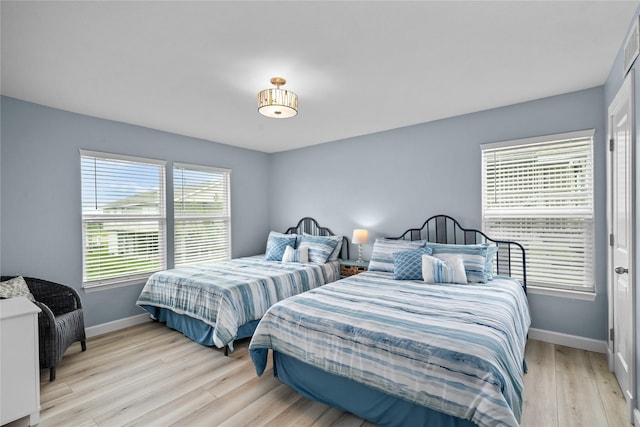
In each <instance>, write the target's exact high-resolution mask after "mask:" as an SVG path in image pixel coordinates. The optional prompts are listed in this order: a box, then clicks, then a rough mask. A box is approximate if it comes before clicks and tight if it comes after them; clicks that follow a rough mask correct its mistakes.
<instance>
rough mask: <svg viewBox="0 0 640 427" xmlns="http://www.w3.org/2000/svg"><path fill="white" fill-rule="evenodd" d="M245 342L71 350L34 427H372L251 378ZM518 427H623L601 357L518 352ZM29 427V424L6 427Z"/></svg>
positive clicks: (138, 334)
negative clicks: (521, 368) (229, 349)
mask: <svg viewBox="0 0 640 427" xmlns="http://www.w3.org/2000/svg"><path fill="white" fill-rule="evenodd" d="M248 344H249V342H248V340H243V341H240V343H239V344H238V345H237V348H236V351H235V352H233V353H232V354H231V355H230V357H225V356H224V355H223V354H222V351H220V350H217V349H212V348H208V347H204V346H201V345H199V344H196V343H194V342H192V341H190V340H189V339H187V338H185V337H184V336H182V334H180V333H178V332H175V331H172V330H170V329H169V328H167V327H165V326H164V325H161V324H158V323H152V322H149V323H145V324H142V325H138V326H133V327H131V328H127V329H123V330H121V331H116V332H112V333H109V334H106V335H102V336H99V337H95V338H91V339H89V340H88V342H87V351H86V352H84V353H83V352H81V351H80V344H74V345H73V346H72V347H71V348H70V349H69V350H67V353H66V354H65V357H64V359H63V360H62V362H61V364H60V365H59V367H58V369H57V379H56V380H55V381H54V382H49V381H48V378H49V375H48V371H42V373H41V383H40V385H41V406H42V410H41V415H40V416H41V421H40V426H42V427H48V426H87V427H88V426H100V427H102V426H217V425H220V426H244V425H248V426H260V425H267V426H278V427H280V426H296V427H298V426H371V425H372V424H371V423H368V422H366V421H364V420H362V419H360V418H358V417H356V416H354V415H352V414H349V413H345V412H342V411H340V410H337V409H335V408H331V407H329V406H327V405H324V404H322V403H318V402H314V401H311V400H309V399H306V398H304V397H302V396H300V395H299V394H298V393H296V392H294V391H293V390H291V389H290V388H289V387H288V386H286V385H284V384H281V383H280V382H279V381H278V379H277V378H274V377H273V370H272V367H271V366H270V365H269V366H268V367H267V369H268V370H267V371H266V372H265V374H264V375H263V376H262V377H257V376H256V374H255V370H254V368H253V364H252V363H251V360H250V358H249V355H248V352H247V348H248ZM526 359H527V363H528V366H529V372H528V374H526V375H525V392H524V411H523V418H522V426H523V427H554V426H558V427H565V426H566V427H569V426H570V427H579V426H590V427H593V426H595V427H607V426H609V427H622V426H630V425H631V424H630V423H629V421H628V420H626V419H625V403H624V399H623V397H622V393H621V391H620V388H619V386H618V384H617V382H616V380H615V378H614V376H613V375H612V374H611V373H610V372H609V371H608V369H607V363H606V359H605V357H604V355H602V354H596V353H591V352H587V351H583V350H576V349H573V348H568V347H562V346H556V345H553V344H547V343H543V342H540V341H529V342H528V343H527V349H526ZM26 425H28V418H23V419H21V420H17V421H15V422H13V423H10V424H9V425H8V426H11V427H22V426H26Z"/></svg>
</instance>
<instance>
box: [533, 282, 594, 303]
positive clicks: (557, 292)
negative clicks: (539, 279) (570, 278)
mask: <svg viewBox="0 0 640 427" xmlns="http://www.w3.org/2000/svg"><path fill="white" fill-rule="evenodd" d="M527 293H528V294H531V295H547V296H552V297H559V298H571V299H577V300H581V301H595V300H596V293H595V292H586V291H574V290H569V289H554V288H543V287H539V286H531V285H529V286H527Z"/></svg>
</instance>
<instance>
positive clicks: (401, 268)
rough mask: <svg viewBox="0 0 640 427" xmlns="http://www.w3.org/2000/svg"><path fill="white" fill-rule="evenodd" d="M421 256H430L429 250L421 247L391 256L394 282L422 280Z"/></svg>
mask: <svg viewBox="0 0 640 427" xmlns="http://www.w3.org/2000/svg"><path fill="white" fill-rule="evenodd" d="M422 255H431V249H430V248H425V247H422V248H420V249H414V250H412V251H404V252H396V253H394V254H393V278H394V279H395V280H422Z"/></svg>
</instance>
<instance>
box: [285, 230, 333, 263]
mask: <svg viewBox="0 0 640 427" xmlns="http://www.w3.org/2000/svg"><path fill="white" fill-rule="evenodd" d="M303 236H312V237H313V235H312V234H308V233H303ZM300 237H302V236H300ZM315 237H322V238H324V239H329V240H335V241H336V242H338V244H337V245H336V248H335V249H334V250H333V252H331V255H329V258H328V261H335V260H337V259H338V258H339V257H340V251H341V250H342V240H343V238H342V236H315ZM298 246H300V239H298ZM298 246H296V247H298Z"/></svg>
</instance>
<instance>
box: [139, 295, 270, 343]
mask: <svg viewBox="0 0 640 427" xmlns="http://www.w3.org/2000/svg"><path fill="white" fill-rule="evenodd" d="M140 307H142V308H144V309H145V310H146V311H148V312H149V314H151V316H152V317H153V319H154V320H157V321H158V322H162V323H165V324H166V325H167V326H168V327H169V328H171V329H175V330H176V331H178V332H181V333H182V334H183V335H184V336H186V337H187V338H189V339H191V340H193V341H195V342H197V343H198V344H202V345H206V346H209V347H215V344H214V343H213V331H214V327H213V326H211V325H208V324H206V323H204V322H203V321H201V320H198V319H194V318H193V317H189V316H186V315H184V314H178V313H176V312H174V311H172V310H169V309H166V308H160V307H154V306H150V305H141V306H140ZM259 322H260V321H259V320H254V321H252V322H249V323H247V324H246V325H242V326H240V327H239V328H238V335H237V336H236V337H235V339H236V340H239V339H242V338H248V337H250V336H252V335H253V333H254V332H255V330H256V327H257V326H258V323H259Z"/></svg>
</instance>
